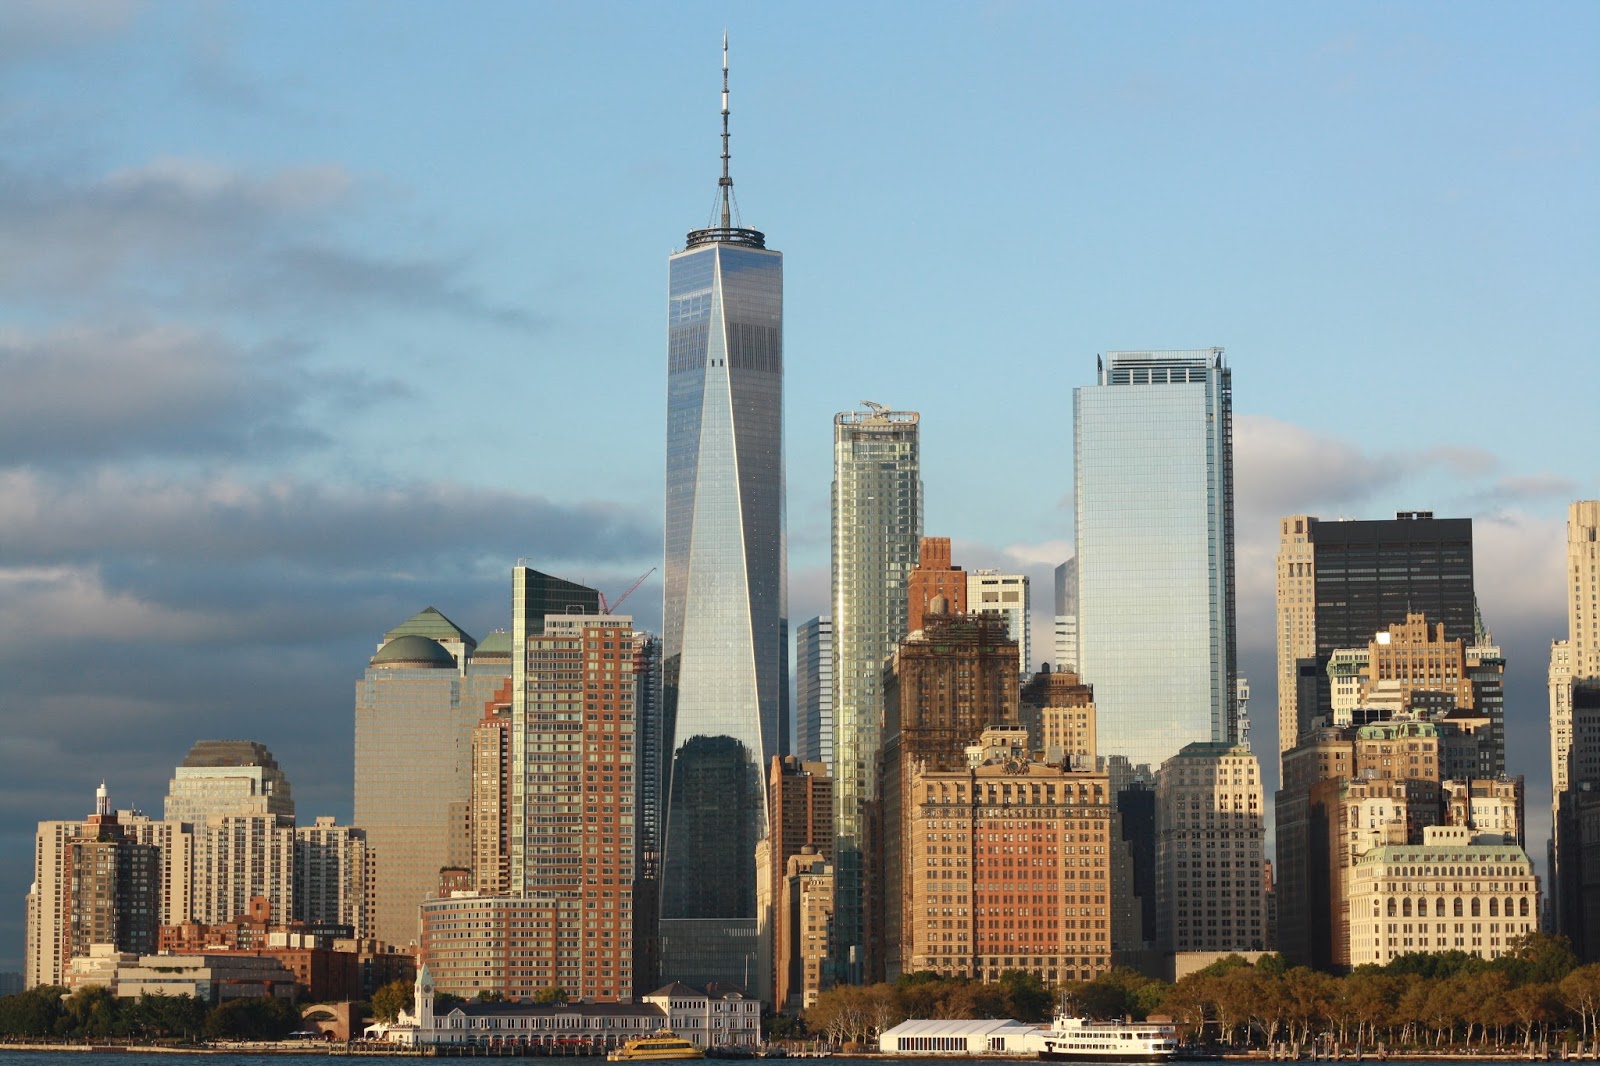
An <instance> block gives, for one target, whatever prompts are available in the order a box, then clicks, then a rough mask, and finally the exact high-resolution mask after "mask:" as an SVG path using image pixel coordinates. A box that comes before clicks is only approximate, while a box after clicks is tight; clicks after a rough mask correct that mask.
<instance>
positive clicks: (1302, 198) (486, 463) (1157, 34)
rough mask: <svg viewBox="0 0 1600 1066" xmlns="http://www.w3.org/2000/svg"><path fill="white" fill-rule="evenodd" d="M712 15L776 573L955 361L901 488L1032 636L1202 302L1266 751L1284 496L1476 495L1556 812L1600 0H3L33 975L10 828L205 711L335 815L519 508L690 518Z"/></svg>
mask: <svg viewBox="0 0 1600 1066" xmlns="http://www.w3.org/2000/svg"><path fill="white" fill-rule="evenodd" d="M724 30H726V31H727V32H728V34H729V36H730V54H731V61H732V68H733V72H732V91H733V98H732V110H733V117H732V126H733V144H732V147H733V175H734V179H735V182H736V184H735V192H736V195H737V198H738V202H739V207H740V216H741V219H742V221H743V222H744V224H746V225H749V226H754V227H757V228H760V229H762V230H764V231H765V232H766V234H767V236H768V242H769V245H770V246H771V247H774V248H777V249H780V250H782V251H783V252H784V253H785V256H786V259H785V274H786V277H785V284H786V292H785V320H786V321H785V332H786V341H785V344H786V348H787V352H786V356H787V358H786V378H785V385H786V393H787V394H786V397H785V408H786V453H787V464H788V524H789V551H790V617H791V620H792V622H793V623H798V622H799V621H802V620H804V619H807V618H810V617H812V616H813V615H816V614H819V613H824V612H825V611H826V603H827V598H828V489H829V480H830V477H831V470H830V464H831V421H832V416H833V414H834V413H835V412H837V411H841V410H847V409H850V408H852V407H855V406H856V405H857V404H858V403H859V402H860V401H862V400H872V401H875V402H878V403H883V404H887V405H889V406H892V407H896V408H900V409H910V410H917V411H920V412H921V413H922V433H923V438H922V439H923V466H924V481H925V486H926V488H925V498H926V521H925V526H926V532H927V533H928V534H930V535H943V536H949V537H951V538H952V539H953V541H954V543H955V559H956V562H958V563H959V564H962V565H964V566H966V567H967V568H969V569H973V568H977V567H980V566H995V567H1001V568H1004V569H1007V570H1018V569H1020V570H1022V571H1023V572H1026V573H1028V574H1029V575H1031V577H1032V582H1033V593H1034V608H1035V610H1034V623H1035V624H1034V639H1035V644H1036V647H1037V648H1040V649H1041V650H1042V649H1045V648H1048V643H1049V632H1050V630H1049V616H1050V614H1051V612H1052V610H1053V605H1052V603H1051V590H1052V584H1051V581H1050V573H1051V570H1052V568H1053V567H1054V566H1055V565H1056V564H1057V563H1059V562H1061V561H1062V560H1063V559H1065V558H1067V557H1068V556H1069V555H1070V554H1071V550H1072V549H1071V539H1072V524H1073V523H1072V454H1071V448H1072V445H1071V440H1072V425H1071V390H1072V389H1073V388H1074V387H1078V386H1083V385H1088V384H1090V383H1092V381H1093V377H1094V366H1095V362H1094V360H1095V356H1096V353H1099V352H1104V351H1112V350H1120V349H1141V348H1199V347H1209V346H1213V345H1216V346H1221V347H1224V348H1225V349H1226V351H1227V360H1228V363H1229V365H1230V366H1231V367H1232V370H1233V386H1234V411H1235V427H1234V429H1235V439H1234V446H1235V463H1236V517H1237V525H1238V543H1237V558H1238V613H1239V623H1240V624H1239V649H1240V658H1241V663H1242V669H1243V672H1244V673H1245V674H1246V675H1247V676H1248V677H1249V678H1250V680H1251V682H1252V690H1253V705H1252V706H1253V714H1252V718H1253V733H1252V736H1253V740H1254V742H1255V747H1256V750H1257V752H1258V753H1259V754H1261V755H1262V756H1263V762H1264V763H1266V764H1270V765H1269V766H1268V778H1269V787H1271V786H1272V783H1273V782H1274V781H1275V777H1276V759H1275V758H1274V757H1273V756H1274V754H1275V752H1276V750H1277V741H1276V722H1275V717H1276V715H1275V708H1276V695H1275V692H1274V660H1273V656H1274V650H1273V647H1274V646H1273V639H1272V632H1273V583H1274V571H1273V556H1274V554H1275V552H1276V530H1277V519H1278V517H1279V516H1281V515H1284V514H1289V513H1298V512H1305V513H1311V514H1316V515H1319V516H1321V517H1323V518H1336V517H1358V518H1383V517H1391V516H1392V515H1393V513H1394V512H1395V511H1397V510H1432V511H1434V512H1436V513H1437V514H1439V515H1441V516H1464V517H1470V518H1472V519H1473V521H1474V530H1475V537H1476V565H1477V589H1478V595H1479V600H1480V603H1481V606H1482V609H1483V614H1484V618H1485V620H1486V622H1487V624H1488V626H1489V628H1490V629H1491V630H1492V631H1493V632H1494V635H1495V637H1496V638H1497V639H1498V640H1499V642H1500V643H1501V645H1502V646H1503V647H1504V649H1505V652H1506V654H1507V657H1508V659H1509V666H1508V701H1507V702H1508V734H1509V750H1508V761H1509V763H1510V769H1511V770H1512V772H1517V773H1525V774H1526V775H1527V776H1528V781H1529V789H1528V814H1529V821H1530V829H1531V831H1530V834H1529V850H1530V851H1531V852H1532V853H1533V854H1534V856H1535V857H1536V858H1542V856H1543V851H1544V843H1543V841H1544V836H1545V834H1546V832H1547V828H1548V821H1549V816H1548V804H1549V790H1548V781H1549V755H1548V724H1547V720H1546V698H1545V681H1544V675H1545V669H1546V664H1547V659H1548V642H1549V641H1550V640H1551V639H1553V638H1558V637H1561V636H1563V635H1564V634H1565V629H1566V616H1565V606H1564V600H1563V598H1562V566H1563V554H1562V543H1563V537H1564V532H1563V529H1564V522H1565V515H1566V507H1567V503H1568V502H1569V501H1570V500H1573V499H1579V498H1594V497H1596V496H1600V428H1597V426H1600V423H1597V422H1596V420H1595V417H1594V410H1595V401H1596V398H1597V396H1600V387H1597V386H1600V370H1597V366H1600V363H1597V359H1600V303H1597V300H1596V293H1597V292H1600V206H1597V204H1600V197H1597V196H1596V193H1595V190H1596V189H1600V65H1597V64H1596V63H1595V62H1594V55H1595V45H1596V42H1597V41H1600V5H1595V4H1592V3H1583V2H1574V3H1565V4H1557V3H1532V4H1520V5H1504V4H1485V3H1459V2H1453V3H1426V2H1418V3H1412V4H1404V5H1395V4H1388V3H1359V2H1352V3H1338V4H1333V3H1307V4H1273V3H1227V2H1219V3H1212V4H1191V3H1176V2H1175V3H1157V2H1143V3H1109V2H1107V3H1090V2H1083V3H1070V4H1068V3H1043V2H1041V3H1028V2H1003V0H994V2H989V3H976V2H974V3H953V2H935V3H930V4H918V5H910V4H906V5H889V4H883V5H868V6H859V5H854V4H852V5H843V4H830V3H819V4H808V5H776V4H743V3H726V4H705V3H688V2H685V3H674V4H623V3H603V2H602V3H585V4H577V3H570V4H535V3H522V2H506V3H494V2H489V0H482V2H479V3H475V4H470V5H460V4H446V3H424V2H420V0H412V2H406V0H392V2H383V3H378V2H359V0H347V2H328V3H315V4H314V3H310V2H306V0H289V2H284V3H261V2H257V3H237V4H211V3H197V2H182V0H173V2H170V3H162V4H153V3H152V4H144V3H139V2H135V0H8V2H6V3H4V4H0V371H3V373H4V375H5V377H6V379H8V380H9V381H10V382H11V384H10V385H9V386H7V387H6V388H5V389H4V390H0V970H13V969H15V970H20V969H21V968H22V962H21V957H22V941H23V934H22V929H23V915H24V896H25V893H26V891H27V887H28V882H29V880H30V879H31V850H32V837H33V832H34V827H35V824H36V823H37V822H38V821H39V820H41V819H54V818H76V817H81V816H83V815H85V814H87V813H89V811H90V810H91V809H92V802H93V793H94V789H95V786H96V785H98V784H99V783H100V781H101V780H102V779H104V780H105V781H106V782H107V784H108V787H109V789H110V792H111V796H112V799H113V802H114V803H115V804H116V805H118V806H122V807H139V808H142V809H144V810H146V811H147V812H150V813H152V814H158V813H159V811H160V808H161V803H162V799H163V796H164V794H165V790H166V782H167V780H168V779H169V778H170V776H171V773H172V768H173V767H174V766H175V765H176V764H177V763H178V762H179V761H180V760H181V759H182V757H183V755H184V753H185V752H186V751H187V750H188V748H189V747H190V746H191V745H192V744H193V743H194V742H195V741H197V740H200V739H212V738H244V739H253V740H260V741H262V742H264V743H265V744H267V746H268V747H269V748H271V749H272V751H273V752H274V753H275V755H276V756H277V759H278V762H279V764H280V765H281V766H282V767H283V769H284V771H285V773H286V774H287V775H288V776H289V778H290V781H291V783H292V786H293V790H294V795H295V798H296V801H297V806H298V810H299V814H300V817H301V819H302V820H305V821H309V820H311V819H312V818H313V817H315V816H316V815H320V814H332V815H335V816H337V817H339V818H340V819H341V820H347V819H348V818H349V815H350V809H351V773H352V770H351V759H352V739H353V697H354V685H355V682H356V681H357V680H358V679H359V678H360V676H361V674H362V671H363V669H364V668H365V666H366V660H367V658H368V657H369V656H370V655H371V654H372V652H373V650H374V649H375V648H376V645H377V643H378V642H379V640H380V639H381V637H382V635H383V633H384V631H385V630H387V629H389V628H391V627H392V626H394V625H397V624H398V623H400V622H401V621H403V620H405V619H406V618H407V617H409V616H410V615H411V614H413V613H414V612H416V611H418V610H420V609H421V608H423V607H426V606H430V605H431V606H435V607H437V608H438V609H440V610H441V611H443V612H444V613H445V614H447V615H448V616H450V617H451V618H452V619H454V620H455V621H456V622H457V623H459V624H460V625H462V626H463V627H465V628H466V629H467V630H468V631H469V632H471V633H473V634H475V635H477V636H482V635H483V634H484V633H486V632H488V631H490V630H492V629H495V628H497V627H500V626H504V625H506V624H507V623H508V619H509V610H510V603H509V601H510V570H511V567H512V565H513V564H514V563H515V562H516V561H517V560H519V559H525V560H526V561H527V562H528V563H529V564H530V565H533V566H536V567H537V568H539V569H542V570H546V571H548V572H551V573H555V574H559V575H561V576H564V577H568V578H572V579H574V580H580V581H584V582H586V583H588V584H592V585H596V586H598V587H599V588H601V589H603V590H606V591H607V592H608V593H610V594H612V595H616V594H617V593H619V592H620V591H621V590H623V589H625V588H627V586H628V585H629V584H631V583H632V582H633V580H634V579H635V578H637V577H638V576H639V575H641V574H644V573H645V572H647V571H648V570H650V569H651V568H652V567H655V566H658V565H659V564H660V554H661V510H662V472H663V466H664V454H663V442H664V425H665V402H664V400H665V376H666V375H665V365H664V364H665V360H664V354H665V351H664V349H665V308H666V300H665V297H666V277H667V274H666V258H667V256H668V255H669V254H670V253H671V252H672V251H673V250H674V249H676V248H680V247H681V246H682V245H683V241H684V233H685V232H686V231H687V230H689V229H692V228H696V227H699V226H702V225H705V224H706V223H707V222H708V221H709V220H710V217H711V211H712V206H713V202H714V198H715V193H716V176H717V171H718V165H719V164H718V153H719V147H718V133H719V119H718V115H717V111H718V108H719V103H718V94H719V91H720V77H721V75H720V46H721V35H722V33H723V31H724ZM660 577H661V575H660V573H659V571H658V572H656V573H655V574H653V575H652V576H651V577H650V578H649V579H648V580H647V581H646V582H645V583H644V584H643V585H642V586H641V587H640V588H639V589H638V591H636V592H634V593H633V595H632V596H631V597H630V599H629V600H628V602H627V604H626V608H625V609H626V610H627V611H631V612H633V613H634V615H635V617H636V619H637V621H638V624H640V625H641V626H645V627H651V628H654V627H657V626H658V625H659V620H660V614H661V580H660ZM1042 657H1043V655H1042V654H1041V655H1036V658H1042Z"/></svg>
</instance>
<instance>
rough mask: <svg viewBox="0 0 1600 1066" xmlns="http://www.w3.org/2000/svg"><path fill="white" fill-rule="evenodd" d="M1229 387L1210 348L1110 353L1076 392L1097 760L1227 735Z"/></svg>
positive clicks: (1155, 759) (1080, 562)
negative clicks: (1091, 382) (1095, 375)
mask: <svg viewBox="0 0 1600 1066" xmlns="http://www.w3.org/2000/svg"><path fill="white" fill-rule="evenodd" d="M1232 409H1233V404H1232V385H1231V380H1230V372H1229V370H1228V368H1227V367H1226V366H1225V365H1223V362H1222V351H1221V349H1218V348H1213V349H1204V350H1199V351H1179V352H1112V353H1109V354H1108V355H1106V356H1105V357H1104V358H1103V360H1102V361H1101V366H1100V372H1099V380H1098V382H1097V384H1096V385H1094V386H1092V387H1088V388H1079V389H1075V390H1073V445H1074V448H1073V475H1074V483H1075V496H1076V500H1077V555H1076V561H1077V609H1078V612H1077V615H1078V673H1079V674H1080V676H1081V677H1082V678H1083V680H1084V681H1085V682H1086V683H1088V684H1091V685H1093V686H1094V692H1095V704H1096V706H1097V708H1098V711H1099V719H1098V722H1097V726H1098V736H1099V747H1100V755H1101V756H1103V757H1104V756H1110V755H1123V756H1126V757H1127V758H1128V760H1129V761H1130V762H1131V763H1133V764H1134V765H1139V764H1148V765H1149V766H1150V767H1151V768H1152V769H1153V768H1155V767H1157V766H1159V765H1160V764H1161V763H1162V762H1163V761H1165V760H1166V759H1167V758H1168V757H1169V756H1171V755H1173V754H1175V753H1176V752H1177V751H1178V749H1179V748H1181V747H1183V746H1184V745H1185V744H1188V743H1191V742H1194V741H1208V740H1214V741H1231V740H1232V739H1233V737H1232V735H1231V733H1232V729H1233V718H1234V716H1233V700H1234V690H1235V681H1236V678H1237V665H1236V656H1235V632H1234V624H1235V623H1234V604H1233V596H1234V590H1233V586H1234V582H1233V431H1232V420H1233V414H1232Z"/></svg>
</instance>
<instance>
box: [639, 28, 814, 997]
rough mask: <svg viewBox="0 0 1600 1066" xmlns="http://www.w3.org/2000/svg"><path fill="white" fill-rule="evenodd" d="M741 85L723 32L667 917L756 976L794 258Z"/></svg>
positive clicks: (670, 347) (667, 646)
mask: <svg viewBox="0 0 1600 1066" xmlns="http://www.w3.org/2000/svg"><path fill="white" fill-rule="evenodd" d="M727 91H728V82H727V41H726V39H724V41H723V82H722V92H723V95H722V177H721V179H720V180H719V182H718V207H719V211H718V213H717V215H715V216H714V217H713V220H712V224H711V225H709V226H708V227H706V228H705V229H699V230H694V231H692V232H691V233H690V234H689V236H688V241H687V246H686V247H685V248H684V250H683V251H681V252H678V253H676V254H674V255H673V256H672V257H671V259H670V260H669V261H668V271H669V303H668V311H667V471H666V489H667V491H666V546H665V547H666V552H665V556H666V558H665V571H666V573H665V586H666V588H665V604H664V610H663V627H662V628H663V635H662V656H663V658H662V697H663V711H664V714H665V719H666V724H667V730H668V731H667V735H668V736H670V737H671V741H670V744H671V747H670V756H669V758H670V765H669V767H668V770H667V773H668V786H667V816H666V846H665V848H664V849H663V857H662V871H661V873H662V884H661V924H660V928H661V968H662V976H663V977H664V978H667V979H675V980H680V981H685V982H688V983H690V984H704V983H706V982H708V981H718V982H721V983H722V984H724V985H739V986H742V985H743V983H744V978H745V974H746V973H747V972H748V973H759V972H761V971H759V970H757V969H756V966H757V965H760V964H761V963H760V960H759V959H758V958H757V953H758V938H757V931H756V868H755V848H756V842H757V841H758V840H760V839H761V838H762V837H763V836H764V835H765V834H766V813H767V812H766V798H765V796H766V792H765V788H764V787H763V785H764V774H765V769H766V767H767V765H768V763H769V761H770V760H771V758H772V756H774V755H781V754H784V752H785V748H786V743H787V737H788V733H789V721H788V718H789V714H788V710H789V709H788V691H789V678H788V603H787V600H788V572H787V562H786V554H787V553H786V543H785V532H784V473H783V255H782V254H781V253H779V252H776V251H773V250H772V249H770V248H768V247H767V245H766V237H765V236H764V235H763V234H762V233H761V232H760V231H758V230H754V229H747V228H745V227H744V226H742V225H740V224H738V222H737V220H736V214H735V208H734V203H733V179H732V178H731V177H729V172H728V95H727ZM708 871H714V873H713V874H712V875H711V876H707V872H708Z"/></svg>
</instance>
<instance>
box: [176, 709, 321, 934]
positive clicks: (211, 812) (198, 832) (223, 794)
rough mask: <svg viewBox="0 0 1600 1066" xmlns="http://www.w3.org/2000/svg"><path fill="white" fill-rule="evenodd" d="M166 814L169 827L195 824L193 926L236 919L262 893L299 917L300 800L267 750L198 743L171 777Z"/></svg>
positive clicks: (277, 908)
mask: <svg viewBox="0 0 1600 1066" xmlns="http://www.w3.org/2000/svg"><path fill="white" fill-rule="evenodd" d="M165 811H166V821H167V822H168V823H169V824H172V823H179V822H182V823H188V824H191V825H192V826H193V827H194V868H193V884H194V889H193V898H192V900H191V903H190V911H191V913H190V916H189V917H191V918H192V919H193V920H194V921H198V922H210V923H215V922H229V921H232V920H233V919H234V918H237V917H238V916H239V915H241V914H244V913H246V912H247V911H248V910H249V907H250V900H251V899H253V898H254V897H256V896H265V897H267V898H268V899H269V900H271V901H272V907H273V911H274V912H275V913H277V914H285V915H286V914H292V913H293V912H294V908H295V899H294V884H295V882H294V850H295V844H294V799H293V795H292V792H291V790H290V788H289V780H288V778H286V777H285V776H284V774H283V771H282V770H281V769H279V767H278V763H277V760H276V759H274V758H273V757H272V752H270V751H268V750H267V748H266V745H264V744H261V743H260V742H258V741H253V740H202V741H200V742H199V743H197V744H195V746H194V747H193V748H191V749H190V750H189V753H188V754H187V755H185V756H184V759H183V763H182V764H181V765H179V766H178V767H177V768H176V769H175V770H173V772H172V781H171V783H170V784H169V785H168V791H167V798H166V803H165Z"/></svg>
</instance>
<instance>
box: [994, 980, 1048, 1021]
mask: <svg viewBox="0 0 1600 1066" xmlns="http://www.w3.org/2000/svg"><path fill="white" fill-rule="evenodd" d="M1000 989H1001V991H1002V992H1004V993H1005V1001H1006V1002H1005V1005H1006V1016H1007V1017H1010V1018H1015V1019H1017V1021H1019V1022H1046V1021H1049V1020H1050V1012H1051V1009H1052V1008H1053V1007H1054V1006H1055V999H1056V997H1055V994H1054V993H1053V992H1051V991H1050V989H1048V988H1046V987H1045V986H1044V982H1043V981H1041V980H1039V978H1038V976H1037V975H1036V974H1031V973H1027V972H1025V971H1023V970H1006V971H1005V972H1004V973H1002V974H1001V975H1000Z"/></svg>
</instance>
